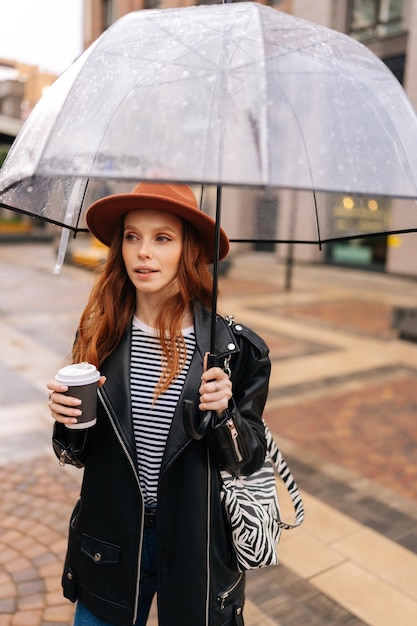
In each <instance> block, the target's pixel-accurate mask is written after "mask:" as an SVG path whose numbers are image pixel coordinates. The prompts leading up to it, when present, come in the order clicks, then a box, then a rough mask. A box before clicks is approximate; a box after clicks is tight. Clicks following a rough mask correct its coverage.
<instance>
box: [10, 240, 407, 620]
mask: <svg viewBox="0 0 417 626" xmlns="http://www.w3.org/2000/svg"><path fill="white" fill-rule="evenodd" d="M232 258H233V263H232V267H231V270H230V272H229V273H228V274H227V275H226V276H224V277H221V279H220V289H221V296H220V300H219V308H220V312H221V313H223V314H227V315H234V317H235V319H236V320H237V321H239V322H240V323H242V324H247V325H248V326H250V327H252V328H253V329H254V330H256V331H257V332H258V333H259V334H260V335H261V336H263V338H264V339H265V340H266V342H267V343H268V345H269V346H270V351H271V359H272V365H273V368H272V377H271V387H270V395H269V400H268V403H267V408H266V413H265V419H266V421H267V422H268V424H269V426H270V429H271V430H272V432H273V434H274V436H275V438H276V440H277V442H278V443H279V445H280V447H281V449H282V451H283V453H284V456H285V457H286V459H287V461H288V463H289V465H290V468H291V470H292V471H293V473H294V475H295V478H296V480H297V483H298V485H299V487H300V489H301V492H302V494H303V499H304V503H305V508H306V520H305V522H304V524H303V526H302V527H301V528H300V529H297V530H295V531H284V534H283V537H282V539H281V542H280V549H279V554H280V558H281V564H280V565H279V566H278V567H273V568H266V569H263V570H260V571H255V572H249V574H248V584H247V600H246V614H245V624H246V626H274V625H280V626H323V625H329V626H334V625H336V624H341V625H342V624H343V625H344V626H346V625H349V626H354V625H355V626H359V625H360V624H369V625H371V626H392V625H393V624H398V625H401V626H415V624H416V623H417V587H416V580H417V530H416V528H417V452H416V451H417V428H416V415H417V392H416V382H417V344H414V343H411V342H406V341H403V340H400V339H398V337H397V332H396V331H395V330H394V329H393V328H392V325H391V317H392V311H393V308H394V307H399V306H401V307H412V306H417V281H416V280H412V279H407V278H400V277H393V276H386V275H383V274H376V273H370V272H365V271H359V270H349V269H341V268H337V267H326V266H311V265H310V266H309V265H296V266H295V267H294V277H293V288H292V290H291V291H289V292H286V291H285V290H284V284H285V268H284V266H283V265H282V264H280V263H279V262H278V261H277V260H276V259H275V258H274V257H273V256H272V255H268V254H261V253H245V254H243V253H240V254H237V253H236V254H234V255H233V257H232ZM54 263H55V250H54V248H53V246H52V245H51V244H47V243H25V244H7V243H4V242H2V243H1V244H0V398H1V402H0V481H1V483H2V488H1V506H0V626H48V625H49V626H52V625H54V626H56V625H57V624H60V625H62V626H69V624H71V619H72V615H73V605H72V604H70V603H69V602H67V601H66V600H65V599H64V598H63V597H62V593H61V586H60V577H61V571H62V564H63V558H64V555H65V547H66V533H67V525H68V521H69V515H70V512H71V510H72V507H73V505H74V503H75V500H76V498H77V493H78V489H79V483H80V479H81V472H80V470H76V469H74V468H65V469H62V468H61V467H59V466H58V462H57V460H56V459H55V457H54V455H53V453H52V450H51V445H50V435H51V418H50V416H49V411H48V409H47V406H46V402H47V390H46V386H45V385H46V381H47V380H48V379H50V378H52V377H53V376H54V374H55V372H56V370H57V369H58V368H60V367H62V366H63V365H64V364H66V362H67V359H68V358H69V354H70V351H71V343H72V339H73V336H74V332H75V330H76V328H77V322H78V319H79V316H80V313H81V311H82V309H83V306H84V304H85V302H86V299H87V296H88V293H89V290H90V288H91V286H92V284H93V281H94V274H93V273H92V272H90V271H87V270H84V269H81V268H78V267H74V266H70V265H65V266H64V267H63V269H62V272H61V275H59V276H55V275H53V274H52V270H53V267H54ZM281 493H282V508H283V517H284V519H285V520H286V521H292V518H291V515H292V511H291V507H290V505H289V504H288V502H287V500H286V497H285V494H284V492H283V491H281ZM287 518H288V520H287ZM156 625H157V620H156V617H155V611H153V613H152V619H151V621H150V626H156ZM173 626H177V625H173ZM196 626H199V625H196Z"/></svg>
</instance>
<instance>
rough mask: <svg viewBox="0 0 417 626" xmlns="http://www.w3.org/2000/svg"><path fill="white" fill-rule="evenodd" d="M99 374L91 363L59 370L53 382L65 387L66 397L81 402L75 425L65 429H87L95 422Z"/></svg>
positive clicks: (78, 364)
mask: <svg viewBox="0 0 417 626" xmlns="http://www.w3.org/2000/svg"><path fill="white" fill-rule="evenodd" d="M99 379H100V372H99V371H98V370H97V369H96V367H95V366H94V365H91V363H75V364H74V365H67V367H63V368H62V369H60V370H59V371H58V373H57V375H56V376H55V380H56V381H57V382H58V383H60V384H61V385H67V387H68V391H66V392H65V395H66V396H72V397H74V398H79V399H80V400H81V405H80V407H79V408H80V410H81V411H82V413H81V415H80V416H79V417H78V423H77V424H65V425H66V427H67V428H89V427H90V426H94V424H95V423H96V421H97V415H96V413H97V383H98V381H99Z"/></svg>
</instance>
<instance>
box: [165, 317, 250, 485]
mask: <svg viewBox="0 0 417 626" xmlns="http://www.w3.org/2000/svg"><path fill="white" fill-rule="evenodd" d="M210 320H211V314H210V312H209V311H207V310H206V309H203V308H201V307H199V306H198V307H196V308H195V311H194V332H195V337H196V348H195V352H194V355H193V358H192V360H191V363H190V369H189V371H188V374H187V377H186V380H185V384H184V387H183V390H182V393H181V396H180V399H179V402H178V405H177V408H176V410H175V413H174V417H173V420H172V425H171V429H170V432H169V435H168V440H167V445H166V448H165V453H164V458H163V460H162V466H161V475H162V474H163V472H164V471H166V469H167V468H168V467H169V465H170V464H171V462H172V461H173V460H174V459H175V457H176V456H178V454H179V453H180V452H181V450H182V449H183V448H184V447H185V446H186V445H188V443H189V442H190V441H191V439H190V437H189V435H187V433H186V432H185V430H184V425H183V416H182V407H183V402H184V400H190V401H192V402H193V403H194V409H193V410H194V413H195V417H196V419H198V415H197V414H198V413H199V408H198V405H199V398H200V396H199V393H198V389H199V387H200V382H201V374H202V373H203V363H204V355H205V354H206V353H207V352H209V351H210V331H211V328H210V326H211V324H210ZM236 352H239V348H238V346H237V345H236V340H235V338H234V335H233V333H232V331H231V329H230V327H229V326H228V325H227V322H226V321H225V320H224V319H223V318H222V317H220V316H217V320H216V355H217V356H218V357H219V366H221V363H222V359H224V358H225V357H227V356H228V355H229V354H233V353H236Z"/></svg>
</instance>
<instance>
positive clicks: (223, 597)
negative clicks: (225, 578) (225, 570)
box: [217, 572, 243, 611]
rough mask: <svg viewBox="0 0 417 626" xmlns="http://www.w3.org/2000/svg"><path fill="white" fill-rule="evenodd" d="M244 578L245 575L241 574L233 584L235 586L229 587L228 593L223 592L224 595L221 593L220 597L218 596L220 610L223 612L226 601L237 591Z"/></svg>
mask: <svg viewBox="0 0 417 626" xmlns="http://www.w3.org/2000/svg"><path fill="white" fill-rule="evenodd" d="M242 576H243V573H242V572H241V573H240V574H239V576H238V578H237V579H236V580H235V582H234V583H233V585H231V587H229V588H228V589H226V591H223V592H222V593H219V595H218V596H217V599H218V601H219V602H220V610H221V611H223V609H224V605H225V604H226V600H227V598H228V597H229V596H230V594H231V593H232V592H233V591H234V590H235V589H236V587H237V586H238V585H239V583H240V581H241V580H242Z"/></svg>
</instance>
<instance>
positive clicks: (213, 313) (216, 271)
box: [210, 185, 222, 354]
mask: <svg viewBox="0 0 417 626" xmlns="http://www.w3.org/2000/svg"><path fill="white" fill-rule="evenodd" d="M221 203H222V188H221V186H220V185H218V186H217V191H216V229H215V239H214V262H213V294H212V300H211V332H210V353H211V354H215V343H216V315H217V292H218V283H219V255H220V221H221Z"/></svg>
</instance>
